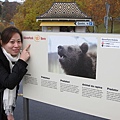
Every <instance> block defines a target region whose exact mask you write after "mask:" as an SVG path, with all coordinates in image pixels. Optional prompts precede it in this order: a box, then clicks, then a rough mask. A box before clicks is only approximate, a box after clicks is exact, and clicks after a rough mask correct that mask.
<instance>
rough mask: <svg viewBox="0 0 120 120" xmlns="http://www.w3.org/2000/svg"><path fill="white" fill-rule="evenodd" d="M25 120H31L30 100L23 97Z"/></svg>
mask: <svg viewBox="0 0 120 120" xmlns="http://www.w3.org/2000/svg"><path fill="white" fill-rule="evenodd" d="M23 114H24V120H29V99H28V98H24V97H23Z"/></svg>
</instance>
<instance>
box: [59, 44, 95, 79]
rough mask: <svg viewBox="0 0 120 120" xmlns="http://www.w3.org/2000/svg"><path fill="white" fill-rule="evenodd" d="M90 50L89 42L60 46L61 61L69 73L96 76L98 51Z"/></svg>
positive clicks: (87, 76)
mask: <svg viewBox="0 0 120 120" xmlns="http://www.w3.org/2000/svg"><path fill="white" fill-rule="evenodd" d="M88 50H89V47H88V44H87V43H83V44H82V45H81V46H77V45H70V46H67V45H66V46H65V45H64V46H58V55H59V56H60V58H59V62H60V64H61V66H62V68H63V69H64V72H65V73H66V74H67V75H73V76H79V77H86V78H92V79H95V78H96V53H95V52H94V53H93V52H88Z"/></svg>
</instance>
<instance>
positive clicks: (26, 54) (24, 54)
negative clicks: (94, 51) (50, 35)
mask: <svg viewBox="0 0 120 120" xmlns="http://www.w3.org/2000/svg"><path fill="white" fill-rule="evenodd" d="M29 48H30V44H29V45H28V46H27V47H25V48H24V49H23V51H22V52H21V55H20V59H22V60H23V61H25V62H26V61H27V60H28V59H29V58H30V53H29V51H28V49H29Z"/></svg>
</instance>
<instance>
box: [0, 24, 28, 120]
mask: <svg viewBox="0 0 120 120" xmlns="http://www.w3.org/2000/svg"><path fill="white" fill-rule="evenodd" d="M0 43H1V44H0V120H14V117H13V109H14V108H15V100H16V94H17V90H18V87H17V86H19V83H20V81H21V80H22V78H23V76H24V75H25V74H26V72H27V69H26V67H27V63H26V61H27V60H28V59H29V57H30V54H29V52H28V49H29V47H30V45H28V46H27V47H26V48H25V49H23V51H22V52H21V53H20V51H21V47H22V43H23V38H22V34H21V32H20V31H19V30H18V29H17V28H15V27H13V26H10V27H8V28H6V29H4V30H3V32H2V33H1V40H0Z"/></svg>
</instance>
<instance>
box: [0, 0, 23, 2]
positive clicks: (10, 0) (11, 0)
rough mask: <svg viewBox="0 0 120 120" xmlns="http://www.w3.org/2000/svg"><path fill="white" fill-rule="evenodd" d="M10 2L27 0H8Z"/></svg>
mask: <svg viewBox="0 0 120 120" xmlns="http://www.w3.org/2000/svg"><path fill="white" fill-rule="evenodd" d="M0 1H3V2H4V1H5V0H0ZM8 1H9V2H24V1H25V0H8Z"/></svg>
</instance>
